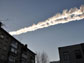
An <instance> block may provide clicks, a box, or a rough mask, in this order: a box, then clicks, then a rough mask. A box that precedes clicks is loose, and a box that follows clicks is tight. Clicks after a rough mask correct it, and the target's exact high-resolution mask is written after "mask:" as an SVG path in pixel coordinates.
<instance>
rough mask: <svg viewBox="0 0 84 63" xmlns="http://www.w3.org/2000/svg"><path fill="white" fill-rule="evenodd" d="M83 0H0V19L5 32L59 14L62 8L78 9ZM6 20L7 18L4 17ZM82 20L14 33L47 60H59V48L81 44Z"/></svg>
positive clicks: (83, 25)
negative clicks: (44, 54)
mask: <svg viewBox="0 0 84 63" xmlns="http://www.w3.org/2000/svg"><path fill="white" fill-rule="evenodd" d="M81 5H84V0H0V20H3V23H4V26H3V28H4V29H5V30H6V31H8V32H11V31H16V30H18V29H21V28H24V27H29V26H31V25H33V24H37V23H38V22H43V21H45V20H46V19H48V18H50V17H52V16H54V15H55V14H56V13H62V11H63V10H64V9H68V10H69V9H71V8H74V7H77V8H79V7H80V6H81ZM6 19H8V20H6ZM83 27H84V19H82V20H78V21H72V22H69V23H64V24H58V25H54V26H50V27H47V28H43V29H38V30H36V31H31V32H27V33H23V34H20V35H17V36H14V37H15V38H16V39H17V40H19V41H20V42H21V43H23V44H28V48H29V49H31V50H32V51H34V52H36V51H37V52H43V51H45V52H46V53H47V54H48V56H49V59H50V61H58V60H60V59H59V51H58V47H63V46H68V45H73V44H79V43H84V33H83V32H84V28H83Z"/></svg>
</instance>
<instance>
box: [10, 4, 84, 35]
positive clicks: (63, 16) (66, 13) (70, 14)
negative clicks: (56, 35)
mask: <svg viewBox="0 0 84 63" xmlns="http://www.w3.org/2000/svg"><path fill="white" fill-rule="evenodd" d="M81 19H84V5H81V6H80V8H79V9H78V8H71V9H70V10H67V9H66V10H63V12H62V13H57V14H56V15H55V16H53V17H50V18H48V19H47V20H45V21H43V22H39V23H37V24H33V25H32V26H29V27H24V28H22V29H19V30H17V31H12V32H9V33H10V34H11V35H20V34H22V33H27V32H30V31H35V30H38V29H42V28H46V27H49V26H52V25H57V24H63V23H68V22H71V21H77V20H81Z"/></svg>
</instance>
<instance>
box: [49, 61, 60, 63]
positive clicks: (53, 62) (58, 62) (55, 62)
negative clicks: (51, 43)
mask: <svg viewBox="0 0 84 63" xmlns="http://www.w3.org/2000/svg"><path fill="white" fill-rule="evenodd" d="M50 63H60V61H51V62H50Z"/></svg>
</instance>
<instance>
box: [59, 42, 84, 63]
mask: <svg viewBox="0 0 84 63" xmlns="http://www.w3.org/2000/svg"><path fill="white" fill-rule="evenodd" d="M59 55H60V63H84V43H81V44H76V45H70V46H64V47H59Z"/></svg>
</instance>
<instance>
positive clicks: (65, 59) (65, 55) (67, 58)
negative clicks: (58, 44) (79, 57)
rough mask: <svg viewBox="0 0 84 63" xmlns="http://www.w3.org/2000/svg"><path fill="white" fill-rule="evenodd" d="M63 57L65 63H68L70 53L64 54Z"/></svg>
mask: <svg viewBox="0 0 84 63" xmlns="http://www.w3.org/2000/svg"><path fill="white" fill-rule="evenodd" d="M63 57H64V61H68V60H69V53H68V52H64V53H63Z"/></svg>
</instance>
